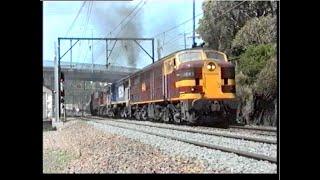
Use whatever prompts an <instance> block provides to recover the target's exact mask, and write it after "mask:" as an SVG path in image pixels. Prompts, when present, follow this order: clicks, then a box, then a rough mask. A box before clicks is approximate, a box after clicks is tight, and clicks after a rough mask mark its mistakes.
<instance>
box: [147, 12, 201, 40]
mask: <svg viewBox="0 0 320 180" xmlns="http://www.w3.org/2000/svg"><path fill="white" fill-rule="evenodd" d="M202 14H203V13H199V14H197V15H196V16H195V17H198V16H200V15H202ZM192 19H193V18H191V19H188V20H186V21H184V22H182V23H181V24H178V25H176V26H173V27H171V28H169V29H167V30H165V31H163V32H161V33H158V34H156V35H154V36H153V37H157V36H159V35H161V34H163V33H167V32H169V31H172V30H173V29H175V28H177V27H179V26H181V25H183V24H185V23H187V22H189V21H191V20H192Z"/></svg>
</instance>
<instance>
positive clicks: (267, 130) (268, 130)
mask: <svg viewBox="0 0 320 180" xmlns="http://www.w3.org/2000/svg"><path fill="white" fill-rule="evenodd" d="M229 128H235V129H247V130H254V131H266V132H277V129H276V128H269V127H251V126H234V125H231V126H229Z"/></svg>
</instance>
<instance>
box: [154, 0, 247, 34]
mask: <svg viewBox="0 0 320 180" xmlns="http://www.w3.org/2000/svg"><path fill="white" fill-rule="evenodd" d="M244 2H246V1H242V2H240V3H239V4H237V5H235V6H233V7H231V8H230V9H228V10H226V11H224V13H223V14H221V15H220V16H218V17H216V18H219V17H221V16H223V15H225V14H226V13H228V12H229V11H231V10H232V9H234V8H236V7H237V6H239V5H240V4H242V3H244ZM202 14H203V12H202V13H199V14H197V15H196V16H195V17H198V16H200V15H202ZM191 20H193V18H190V19H188V20H186V21H184V22H182V23H181V24H178V25H176V26H173V27H171V28H169V29H167V30H165V31H163V32H161V33H158V34H156V35H154V36H153V37H157V36H159V35H161V34H163V33H166V32H169V31H172V30H173V29H175V28H177V27H179V26H181V25H183V24H185V23H187V22H189V21H191Z"/></svg>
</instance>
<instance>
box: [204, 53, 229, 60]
mask: <svg viewBox="0 0 320 180" xmlns="http://www.w3.org/2000/svg"><path fill="white" fill-rule="evenodd" d="M205 53H206V56H207V58H208V59H214V60H219V61H227V60H226V59H225V56H224V55H223V54H221V53H218V52H215V51H206V52H205Z"/></svg>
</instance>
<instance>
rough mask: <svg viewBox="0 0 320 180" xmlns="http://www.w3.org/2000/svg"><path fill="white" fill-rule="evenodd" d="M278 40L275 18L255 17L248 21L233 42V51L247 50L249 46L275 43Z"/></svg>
mask: <svg viewBox="0 0 320 180" xmlns="http://www.w3.org/2000/svg"><path fill="white" fill-rule="evenodd" d="M276 39H277V23H276V17H275V16H271V15H269V16H262V17H259V18H257V17H255V18H252V19H251V20H249V21H247V22H246V24H245V25H244V26H243V27H242V28H241V29H240V30H239V31H238V32H237V34H236V36H235V38H234V39H233V41H232V48H233V49H244V50H245V49H246V48H247V47H248V46H249V45H256V44H268V43H274V42H276Z"/></svg>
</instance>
